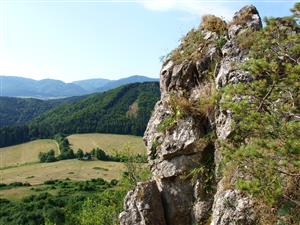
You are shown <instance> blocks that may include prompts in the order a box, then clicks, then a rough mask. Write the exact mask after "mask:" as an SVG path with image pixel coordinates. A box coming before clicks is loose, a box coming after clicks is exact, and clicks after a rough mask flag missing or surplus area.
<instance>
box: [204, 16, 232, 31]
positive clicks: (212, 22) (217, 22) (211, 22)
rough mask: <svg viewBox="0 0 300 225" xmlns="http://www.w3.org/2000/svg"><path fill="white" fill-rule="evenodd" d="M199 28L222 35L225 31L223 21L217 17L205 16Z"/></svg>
mask: <svg viewBox="0 0 300 225" xmlns="http://www.w3.org/2000/svg"><path fill="white" fill-rule="evenodd" d="M200 28H202V29H204V30H208V31H211V32H215V33H218V34H224V33H225V32H226V31H227V24H226V22H225V21H224V20H222V19H221V18H219V17H217V16H214V15H205V16H203V17H202V23H201V25H200Z"/></svg>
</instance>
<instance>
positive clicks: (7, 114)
mask: <svg viewBox="0 0 300 225" xmlns="http://www.w3.org/2000/svg"><path fill="white" fill-rule="evenodd" d="M82 98H84V97H71V98H65V99H57V100H39V99H34V98H13V97H0V128H1V127H6V126H21V125H25V124H26V123H28V122H30V121H31V120H32V119H34V118H36V117H37V116H39V115H41V114H42V113H44V112H46V111H48V110H50V109H53V108H54V107H56V106H58V105H61V104H63V103H72V102H76V101H79V100H80V99H82Z"/></svg>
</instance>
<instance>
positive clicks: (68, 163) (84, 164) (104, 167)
mask: <svg viewBox="0 0 300 225" xmlns="http://www.w3.org/2000/svg"><path fill="white" fill-rule="evenodd" d="M124 169H125V166H124V164H123V163H118V162H104V161H98V160H95V161H80V160H77V159H72V160H63V161H58V162H53V163H35V164H28V165H23V166H19V167H13V168H7V169H3V170H0V183H12V182H16V181H18V182H23V183H24V182H28V183H30V184H31V185H36V184H41V183H43V182H45V181H46V180H53V179H59V180H61V179H65V178H70V179H71V180H88V179H91V178H103V179H105V180H112V179H120V178H121V175H122V171H123V170H124Z"/></svg>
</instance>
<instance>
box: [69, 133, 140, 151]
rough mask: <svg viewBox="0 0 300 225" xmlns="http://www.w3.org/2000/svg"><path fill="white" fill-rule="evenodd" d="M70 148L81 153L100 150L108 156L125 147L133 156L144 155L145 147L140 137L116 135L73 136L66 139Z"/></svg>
mask: <svg viewBox="0 0 300 225" xmlns="http://www.w3.org/2000/svg"><path fill="white" fill-rule="evenodd" d="M68 140H69V142H70V144H71V147H72V148H73V150H74V151H75V152H76V151H77V150H78V149H79V148H81V149H82V150H83V151H88V152H89V151H91V150H92V149H93V148H97V147H99V148H101V149H103V150H104V151H105V152H107V153H108V154H114V153H116V152H122V151H124V150H125V149H126V146H129V147H130V151H131V152H132V153H134V154H137V153H139V154H145V153H146V147H145V145H144V142H143V140H142V138H141V137H137V136H131V135H118V134H97V133H92V134H74V135H71V136H69V137H68Z"/></svg>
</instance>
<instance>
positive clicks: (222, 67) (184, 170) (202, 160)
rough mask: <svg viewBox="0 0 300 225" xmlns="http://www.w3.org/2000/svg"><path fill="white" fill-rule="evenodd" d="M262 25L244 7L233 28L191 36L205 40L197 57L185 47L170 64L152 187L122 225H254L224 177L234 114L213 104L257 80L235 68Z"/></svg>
mask: <svg viewBox="0 0 300 225" xmlns="http://www.w3.org/2000/svg"><path fill="white" fill-rule="evenodd" d="M214 26H218V28H222V27H224V29H221V30H220V29H215V28H214ZM261 26H262V24H261V19H260V16H259V14H258V12H257V10H256V8H255V7H254V6H246V7H244V8H242V9H241V10H240V11H239V12H237V13H236V14H235V15H234V18H233V20H232V22H230V23H229V24H226V23H225V22H224V21H222V20H221V19H219V18H216V17H213V16H210V17H206V18H205V20H203V24H202V25H201V26H200V28H199V30H200V31H201V37H199V38H197V33H196V32H197V31H195V30H194V31H191V33H190V34H188V35H193V38H195V40H200V39H201V41H199V42H195V43H194V45H193V47H194V48H195V49H194V50H195V51H194V50H193V51H190V49H186V48H185V43H184V42H185V41H189V40H183V43H182V44H181V46H179V48H178V49H176V51H175V52H174V53H173V55H171V56H169V57H168V58H167V59H166V61H165V63H164V64H163V66H162V69H161V73H160V89H161V99H160V101H159V102H157V104H156V106H155V110H154V113H153V115H152V118H151V119H150V121H149V123H148V127H147V130H146V132H145V136H144V141H145V143H146V146H147V150H148V158H149V164H150V167H151V171H152V175H153V176H152V180H151V181H149V182H145V183H140V184H138V186H137V187H136V188H135V190H133V191H131V192H129V193H128V195H127V197H126V199H125V208H124V212H122V213H121V215H120V221H121V224H122V225H133V224H140V225H160V224H161V225H165V224H168V225H189V224H213V225H225V224H226V225H227V224H231V225H233V224H243V225H247V224H255V220H256V218H255V213H254V207H253V202H252V200H251V199H250V198H248V197H246V196H244V195H243V194H242V193H240V192H239V191H238V190H235V189H233V188H227V187H226V185H225V180H226V178H225V177H222V176H221V175H220V174H219V173H218V170H219V169H218V168H219V166H220V158H221V155H222V154H221V151H222V149H221V148H220V147H219V144H218V143H219V141H220V140H224V139H226V138H227V137H228V135H230V133H231V132H232V130H231V114H230V111H224V110H222V109H221V108H217V107H212V106H211V105H210V104H208V103H207V99H208V98H209V97H210V95H212V93H213V92H215V90H217V89H219V88H221V87H224V86H226V85H227V84H229V83H237V82H248V81H251V74H248V73H247V72H245V71H242V70H241V69H238V68H237V67H236V66H235V65H236V64H237V63H240V62H243V61H244V60H245V59H247V54H248V50H247V48H242V47H241V46H240V41H239V37H241V36H243V37H247V35H245V34H247V32H251V31H255V30H259V29H260V28H261ZM225 27H226V28H225ZM193 32H194V33H193ZM187 37H188V36H187ZM183 56H186V57H185V58H184V57H183ZM221 100H222V96H221ZM212 136H214V138H212Z"/></svg>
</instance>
